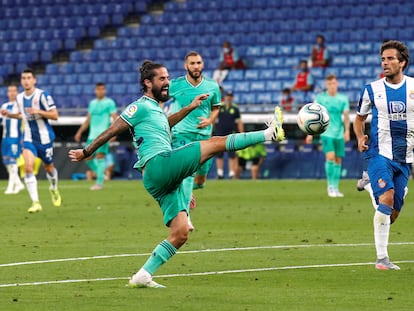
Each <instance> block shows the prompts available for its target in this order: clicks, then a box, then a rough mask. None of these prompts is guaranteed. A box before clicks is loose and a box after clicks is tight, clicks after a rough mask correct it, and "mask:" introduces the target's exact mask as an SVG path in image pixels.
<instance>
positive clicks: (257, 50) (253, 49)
mask: <svg viewBox="0 0 414 311" xmlns="http://www.w3.org/2000/svg"><path fill="white" fill-rule="evenodd" d="M246 56H248V57H256V56H262V47H260V46H249V47H248V48H247V50H246Z"/></svg>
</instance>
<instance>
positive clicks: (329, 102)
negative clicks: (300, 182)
mask: <svg viewBox="0 0 414 311" xmlns="http://www.w3.org/2000/svg"><path fill="white" fill-rule="evenodd" d="M325 83H326V92H323V93H320V94H318V95H317V96H316V102H317V103H319V104H321V105H322V106H324V107H325V108H326V109H327V110H328V113H329V126H328V128H327V129H326V131H325V132H324V133H322V134H321V142H322V149H323V152H324V153H325V160H326V161H325V173H326V178H327V182H328V196H329V197H343V196H344V195H343V194H342V193H341V192H340V191H339V180H340V179H341V171H342V158H343V157H344V156H345V142H348V141H349V138H350V137H349V135H350V134H349V124H350V122H349V100H348V97H347V96H346V95H343V94H340V93H338V80H337V79H336V76H335V75H333V74H329V75H327V76H326V78H325ZM311 138H312V136H308V137H307V141H308V142H310V141H311Z"/></svg>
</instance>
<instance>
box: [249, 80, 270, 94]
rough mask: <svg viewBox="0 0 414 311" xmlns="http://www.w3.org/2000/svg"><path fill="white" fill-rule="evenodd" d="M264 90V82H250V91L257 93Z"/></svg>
mask: <svg viewBox="0 0 414 311" xmlns="http://www.w3.org/2000/svg"><path fill="white" fill-rule="evenodd" d="M265 89H266V87H265V82H263V81H252V82H250V91H252V92H257V91H264V90H265Z"/></svg>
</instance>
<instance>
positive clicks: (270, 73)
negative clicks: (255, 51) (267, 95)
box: [259, 69, 275, 80]
mask: <svg viewBox="0 0 414 311" xmlns="http://www.w3.org/2000/svg"><path fill="white" fill-rule="evenodd" d="M274 77H275V71H274V70H273V69H263V70H260V72H259V79H261V80H273V79H274Z"/></svg>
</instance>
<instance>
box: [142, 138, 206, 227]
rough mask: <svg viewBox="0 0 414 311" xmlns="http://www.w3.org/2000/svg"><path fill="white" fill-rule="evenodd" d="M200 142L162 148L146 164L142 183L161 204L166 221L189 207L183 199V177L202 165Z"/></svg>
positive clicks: (167, 224) (167, 222)
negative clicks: (166, 150) (161, 150)
mask: <svg viewBox="0 0 414 311" xmlns="http://www.w3.org/2000/svg"><path fill="white" fill-rule="evenodd" d="M200 157H201V146H200V143H199V142H193V143H191V144H187V145H185V146H183V147H180V148H177V149H173V150H172V151H168V152H163V153H160V154H158V155H156V156H155V157H153V158H152V159H150V160H149V161H148V162H147V163H146V164H145V169H144V173H143V183H144V187H145V189H146V190H147V191H148V192H149V194H151V195H152V196H153V197H154V199H155V200H157V202H158V204H159V205H160V207H161V210H162V213H163V216H164V224H165V225H166V226H169V224H170V222H171V220H173V218H174V217H176V216H177V215H178V213H179V212H181V211H187V209H188V207H187V204H186V202H185V199H184V195H183V189H182V181H183V179H184V178H186V177H188V176H191V175H193V174H194V172H196V171H197V169H198V168H199V167H200Z"/></svg>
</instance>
